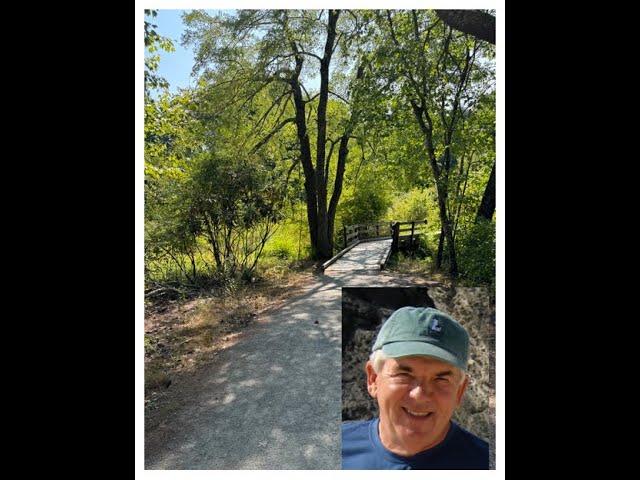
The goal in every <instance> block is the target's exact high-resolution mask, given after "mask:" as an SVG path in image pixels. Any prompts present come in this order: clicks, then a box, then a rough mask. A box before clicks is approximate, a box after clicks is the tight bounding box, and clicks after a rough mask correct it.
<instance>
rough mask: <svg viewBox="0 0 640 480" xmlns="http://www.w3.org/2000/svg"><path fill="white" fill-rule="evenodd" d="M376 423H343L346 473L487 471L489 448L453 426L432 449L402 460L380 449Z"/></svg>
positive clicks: (371, 421)
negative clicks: (379, 471) (377, 471)
mask: <svg viewBox="0 0 640 480" xmlns="http://www.w3.org/2000/svg"><path fill="white" fill-rule="evenodd" d="M378 423H379V419H378V418H374V419H373V420H366V421H363V420H360V421H352V422H343V424H342V468H343V469H347V470H488V469H489V444H488V443H487V442H485V441H484V440H482V439H480V438H478V437H476V436H475V435H474V434H472V433H470V432H467V431H466V430H464V429H463V428H461V427H460V426H458V425H457V424H455V423H454V422H451V428H450V429H449V432H448V433H447V436H446V437H445V439H444V440H443V441H442V442H440V443H439V444H438V445H436V446H435V447H432V448H429V449H428V450H425V451H423V452H420V453H417V454H416V455H413V456H412V457H402V456H400V455H396V454H395V453H393V452H390V451H389V450H387V449H386V448H384V446H383V445H382V442H381V441H380V435H379V434H378Z"/></svg>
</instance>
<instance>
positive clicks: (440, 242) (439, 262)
mask: <svg viewBox="0 0 640 480" xmlns="http://www.w3.org/2000/svg"><path fill="white" fill-rule="evenodd" d="M443 250H444V229H443V228H442V227H440V235H439V236H438V253H437V254H436V269H438V270H440V269H441V268H442V252H443Z"/></svg>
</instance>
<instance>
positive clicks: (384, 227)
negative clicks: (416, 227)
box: [342, 222, 393, 248]
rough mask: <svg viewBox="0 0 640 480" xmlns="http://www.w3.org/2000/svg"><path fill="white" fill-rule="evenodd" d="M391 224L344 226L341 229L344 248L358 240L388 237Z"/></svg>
mask: <svg viewBox="0 0 640 480" xmlns="http://www.w3.org/2000/svg"><path fill="white" fill-rule="evenodd" d="M392 227H393V222H381V223H371V224H359V225H345V226H344V227H343V229H342V240H343V243H344V247H345V248H346V247H348V246H349V245H351V244H352V243H354V242H356V241H358V240H366V239H370V238H378V237H390V236H391V229H392Z"/></svg>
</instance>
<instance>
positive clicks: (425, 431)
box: [366, 356, 467, 456]
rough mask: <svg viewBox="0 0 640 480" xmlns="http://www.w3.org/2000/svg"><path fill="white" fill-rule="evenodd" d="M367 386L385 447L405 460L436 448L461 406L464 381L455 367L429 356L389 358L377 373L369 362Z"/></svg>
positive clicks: (465, 380) (464, 386)
mask: <svg viewBox="0 0 640 480" xmlns="http://www.w3.org/2000/svg"><path fill="white" fill-rule="evenodd" d="M366 370H367V387H368V390H369V393H370V394H371V396H372V397H374V398H376V399H377V401H378V406H379V409H380V438H381V440H382V443H383V445H384V446H385V447H386V448H387V449H389V450H391V451H392V452H394V453H397V454H399V455H403V456H410V455H414V454H416V453H418V452H421V451H423V450H426V449H428V448H431V447H432V446H435V445H437V444H438V443H440V442H441V441H442V440H443V439H444V437H445V436H446V434H447V432H448V429H449V421H450V419H451V416H452V415H453V412H454V410H455V409H456V407H457V406H458V405H459V404H460V401H461V399H462V395H463V394H464V391H465V389H466V386H467V379H466V378H465V379H464V381H462V382H461V381H460V380H461V379H462V377H463V375H464V374H463V373H462V372H461V371H460V370H459V369H457V368H456V367H454V366H452V365H450V364H448V363H446V362H442V361H440V360H437V359H435V358H430V357H421V356H416V357H401V358H390V359H387V360H386V361H385V362H384V364H383V367H382V368H381V369H380V371H379V372H378V373H377V374H376V372H375V371H374V370H373V365H372V364H371V362H367V366H366Z"/></svg>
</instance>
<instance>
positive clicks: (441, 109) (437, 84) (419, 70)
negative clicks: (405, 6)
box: [376, 10, 492, 278]
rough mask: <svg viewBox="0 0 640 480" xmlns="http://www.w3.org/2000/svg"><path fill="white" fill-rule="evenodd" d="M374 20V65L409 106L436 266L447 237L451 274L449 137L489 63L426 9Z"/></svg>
mask: <svg viewBox="0 0 640 480" xmlns="http://www.w3.org/2000/svg"><path fill="white" fill-rule="evenodd" d="M376 23H377V26H378V29H379V30H378V36H377V43H378V48H377V51H376V55H377V57H378V64H379V65H380V67H379V69H378V71H379V73H380V75H383V76H386V77H388V78H390V79H392V80H393V81H394V83H395V85H396V86H397V90H398V91H399V93H400V95H401V96H402V98H403V99H404V100H405V102H406V104H408V106H409V107H410V108H411V110H412V112H413V114H414V117H415V120H416V122H417V123H418V125H419V127H420V131H421V132H422V136H423V142H424V148H425V151H426V154H427V159H428V163H429V165H430V167H431V172H432V175H433V179H434V183H435V187H436V192H437V198H438V210H439V217H440V224H441V234H440V242H439V248H438V255H437V259H436V266H437V267H438V268H440V267H441V265H442V262H443V250H444V246H445V242H446V246H447V253H448V261H449V273H450V275H451V276H452V277H454V278H455V277H456V276H457V275H458V265H457V259H456V248H455V239H454V225H453V222H452V213H453V212H451V211H450V210H449V194H450V181H451V178H452V167H453V150H454V149H455V145H454V140H455V136H456V134H457V132H458V129H459V126H460V123H461V121H462V119H463V117H464V116H465V115H467V114H468V112H469V111H470V110H471V109H472V108H473V107H474V105H475V104H476V103H477V102H478V100H479V99H480V98H481V97H482V95H483V93H484V92H485V91H486V89H487V88H488V87H489V86H490V85H489V86H488V85H487V81H486V80H487V78H492V76H491V75H489V74H490V73H491V71H490V67H489V66H487V65H485V66H483V65H481V64H480V63H479V62H478V60H479V58H481V57H482V55H483V53H485V52H484V50H485V49H484V46H483V45H482V44H481V43H480V42H478V41H477V40H476V39H471V38H469V37H468V36H467V35H463V34H460V33H458V32H455V31H454V30H453V29H452V28H450V27H448V26H447V25H446V24H443V22H441V21H439V20H438V18H437V17H436V16H435V15H434V14H433V13H432V12H428V11H422V10H420V11H416V10H411V11H390V10H387V11H386V12H380V11H379V12H376ZM488 53H489V52H488Z"/></svg>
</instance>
